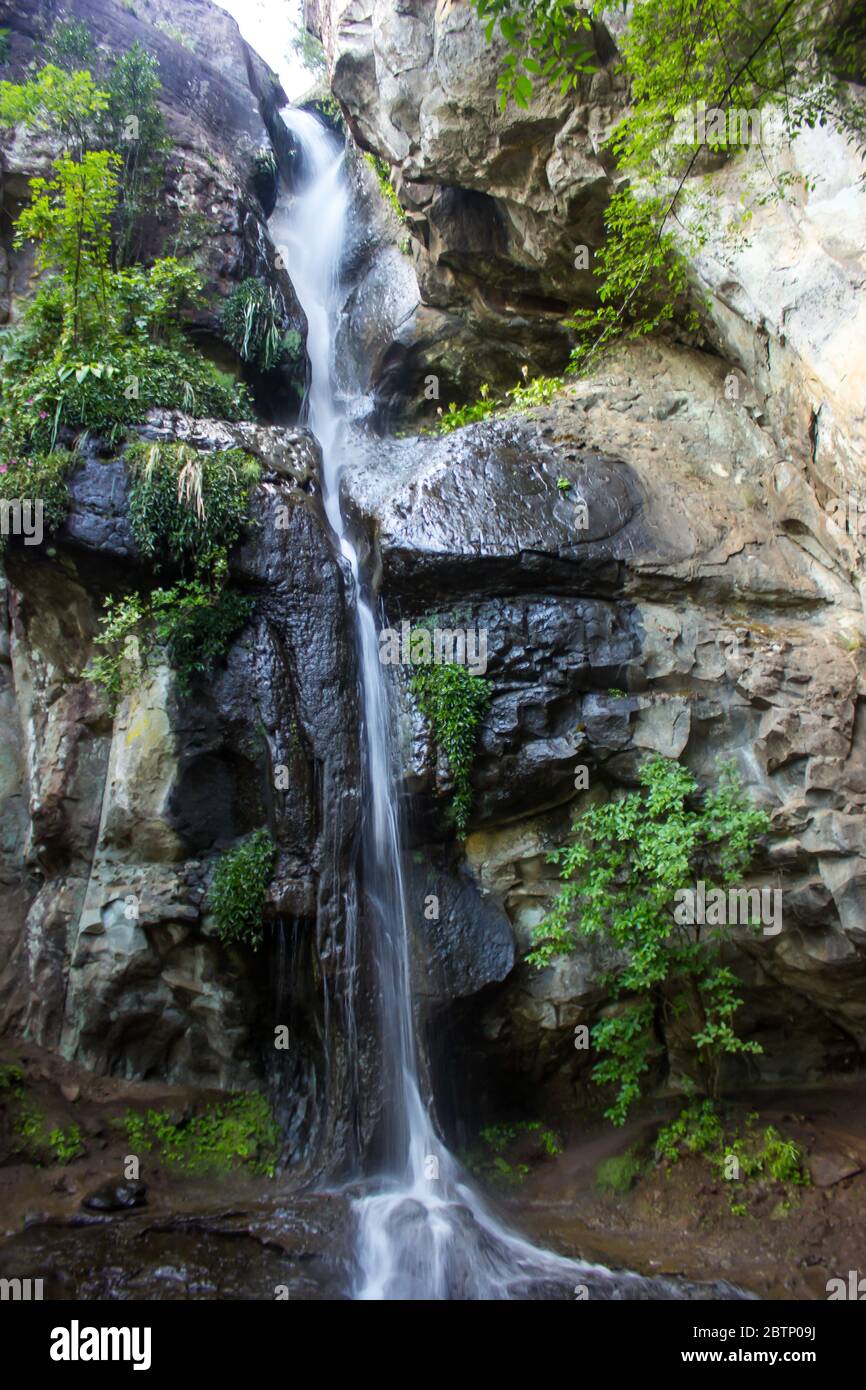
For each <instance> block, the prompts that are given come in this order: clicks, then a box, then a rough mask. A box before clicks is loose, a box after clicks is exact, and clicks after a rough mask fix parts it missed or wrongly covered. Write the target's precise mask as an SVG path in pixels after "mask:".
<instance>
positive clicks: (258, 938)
mask: <svg viewBox="0 0 866 1390" xmlns="http://www.w3.org/2000/svg"><path fill="white" fill-rule="evenodd" d="M276 855H277V851H276V847H275V845H274V842H273V840H272V839H271V837H270V835H269V834H268V832H267V830H256V831H255V832H254V833H253V834H252V835H250V836H249V837H248V838H247V839H246V840H243V841H242V842H241V843H240V844H239V845H235V847H234V848H233V849H230V850H228V851H227V852H226V853H225V854H224V855H223V856H222V858H221V859H220V861H219V863H218V864H217V867H216V870H215V871H214V876H213V883H212V884H211V889H210V895H209V900H210V907H211V910H212V912H213V914H214V917H215V918H216V924H217V932H218V934H219V936H220V939H221V940H222V941H224V942H226V944H234V943H235V942H238V943H244V944H246V945H247V946H251V947H252V949H253V950H254V951H256V950H258V948H259V946H260V945H261V942H262V932H263V928H262V915H263V912H264V907H265V901H266V899H267V894H268V885H269V883H270V881H271V876H272V875H273V872H274V864H275V862H276Z"/></svg>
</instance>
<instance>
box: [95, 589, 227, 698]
mask: <svg viewBox="0 0 866 1390" xmlns="http://www.w3.org/2000/svg"><path fill="white" fill-rule="evenodd" d="M221 580H222V576H221V575H218V576H217V578H216V579H215V580H214V581H212V582H205V581H203V580H200V579H193V580H182V581H181V582H180V583H178V584H175V585H174V586H173V587H172V588H170V589H155V590H154V591H153V593H151V594H150V595H147V596H145V595H141V594H131V595H128V596H127V597H125V598H121V599H114V598H107V599H106V601H105V613H104V616H103V618H102V621H101V624H100V630H99V634H98V636H97V637H96V639H95V643H96V645H97V646H98V647H101V648H102V652H101V653H100V654H99V655H98V656H96V657H94V659H93V660H92V661H91V663H90V665H89V667H88V669H87V672H86V675H87V677H88V679H89V680H92V681H95V682H96V684H97V685H101V686H102V687H103V689H104V690H105V691H106V692H107V693H108V696H109V700H110V702H111V704H112V706H116V704H117V702H118V701H119V700H121V699H122V698H123V697H124V696H125V695H129V694H131V693H132V692H133V691H134V690H137V689H138V688H139V687H140V686H141V684H142V682H143V680H144V678H145V675H146V674H147V671H148V670H149V669H150V666H151V665H152V662H153V658H154V655H155V653H156V652H157V650H159V649H161V650H162V651H164V653H165V655H166V657H167V659H168V661H169V662H170V664H171V666H172V668H173V670H174V673H175V679H176V681H177V688H178V692H179V693H180V694H181V695H189V694H190V693H191V690H192V685H193V681H194V679H195V678H196V677H197V676H207V675H209V674H210V672H211V671H212V670H213V669H214V667H215V666H216V664H217V662H218V661H219V660H220V659H221V658H222V657H223V656H225V654H226V652H227V651H228V650H229V647H230V646H231V644H232V642H233V640H234V638H235V637H236V636H237V634H238V632H239V631H240V630H241V628H242V627H243V626H244V625H245V624H246V622H247V621H248V619H249V617H250V614H251V613H252V610H253V607H254V603H253V600H252V599H250V598H247V597H246V596H245V595H243V594H240V593H238V592H237V591H236V590H234V589H230V588H226V587H224V585H223V583H222V582H221Z"/></svg>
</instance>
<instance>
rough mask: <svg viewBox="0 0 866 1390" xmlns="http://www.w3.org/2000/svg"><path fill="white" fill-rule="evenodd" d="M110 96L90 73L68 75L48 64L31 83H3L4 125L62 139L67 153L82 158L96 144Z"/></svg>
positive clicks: (1, 111)
mask: <svg viewBox="0 0 866 1390" xmlns="http://www.w3.org/2000/svg"><path fill="white" fill-rule="evenodd" d="M108 100H109V98H108V93H107V92H104V91H102V89H101V88H99V87H97V85H96V83H95V82H94V80H93V78H92V77H91V75H90V73H89V72H64V71H63V69H62V68H58V67H56V66H55V65H54V64H53V63H46V65H45V67H44V68H42V69H40V71H39V72H38V73H37V74H36V76H35V77H33V78H31V79H30V81H29V82H0V125H5V126H12V125H23V126H28V127H30V128H31V129H43V130H48V131H49V132H52V133H55V134H57V135H59V136H60V138H61V140H62V141H63V142H64V149H65V151H66V152H67V153H71V154H74V155H76V156H78V157H80V156H81V155H82V154H84V152H85V151H86V150H87V149H88V148H89V146H90V145H91V144H92V143H93V139H94V133H95V129H96V122H97V120H98V118H99V117H100V116H101V114H102V113H103V112H104V111H105V110H106V109H107V107H108Z"/></svg>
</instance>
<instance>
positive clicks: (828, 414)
mask: <svg viewBox="0 0 866 1390" xmlns="http://www.w3.org/2000/svg"><path fill="white" fill-rule="evenodd" d="M305 13H306V18H307V22H308V24H309V25H310V27H311V28H313V29H314V30H315V31H317V32H319V33H320V34H321V36H322V39H323V42H324V46H325V52H326V55H327V58H328V66H329V72H330V80H331V85H332V88H333V91H334V94H335V95H336V96H337V98H338V99H339V101H340V103H341V105H342V106H343V109H344V111H345V113H346V116H347V120H348V123H349V125H350V128H351V130H352V132H353V134H354V136H355V138H356V139H357V140H358V141H359V143H360V144H361V145H362V147H363V148H364V149H370V150H373V151H375V152H376V154H377V155H379V156H380V157H381V158H383V159H385V160H386V161H387V162H388V164H389V165H390V166H391V168H392V171H393V173H394V176H395V181H396V185H397V189H398V193H399V197H400V200H401V202H402V204H403V207H404V208H405V210H406V214H407V218H408V226H409V229H410V231H411V233H412V237H413V249H414V257H415V266H416V272H417V278H418V286H419V292H420V304H419V305H418V308H417V311H416V314H415V318H414V324H413V328H414V339H413V341H412V343H411V344H407V341H406V337H405V335H403V336H401V337H399V338H398V339H396V340H395V341H397V342H399V344H400V345H401V347H402V348H403V349H404V351H405V349H406V348H407V346H411V347H414V356H409V358H408V360H406V359H401V360H402V367H403V380H402V389H403V393H404V399H403V402H402V404H403V408H404V410H406V411H408V412H409V413H410V414H412V415H413V416H414V415H416V414H419V413H421V412H422V411H423V405H422V404H421V400H422V394H423V379H424V376H425V373H426V372H429V371H432V372H434V373H436V374H437V375H438V376H439V377H440V379H441V399H442V400H443V401H446V402H447V401H449V400H451V399H462V400H465V399H472V398H474V397H475V396H476V395H477V394H478V389H479V387H480V385H481V384H482V383H483V382H485V381H487V382H490V383H492V384H493V385H496V386H500V387H510V386H512V385H513V384H514V383H515V382H516V381H517V380H518V379H519V373H520V368H521V366H522V364H524V363H527V364H528V365H529V367H530V369H531V372H532V374H533V375H535V374H537V373H542V372H551V371H559V370H561V367H562V365H563V363H564V361H565V360H566V358H567V355H568V341H567V332H566V330H565V329H564V328H563V327H562V320H563V319H564V318H565V317H566V316H567V314H568V312H569V311H570V310H572V309H574V308H576V307H581V306H584V305H588V304H591V303H592V302H593V296H594V294H595V291H596V288H597V286H596V282H595V280H594V278H593V274H592V263H593V259H592V258H593V253H594V252H595V250H596V249H597V248H598V247H599V246H600V245H601V243H602V239H603V214H604V209H605V206H606V204H607V201H608V199H609V197H610V195H611V192H612V191H613V190H614V188H615V187H617V186H618V181H619V176H618V175H617V172H616V170H615V167H614V165H613V162H612V160H611V158H610V156H609V153H608V152H607V151H606V150H605V142H606V140H607V137H608V135H609V134H610V131H611V129H612V128H613V126H614V125H615V124H616V123H617V121H618V120H619V119H620V117H621V116H622V115H623V114H624V113H625V111H626V109H627V91H626V87H625V84H624V82H623V79H622V76H621V74H620V73H618V72H617V57H616V51H615V46H614V43H615V39H616V38H618V37H619V35H620V34H621V33H622V31H623V30H624V29H625V27H627V23H628V19H627V16H625V17H624V16H623V15H622V14H620V13H619V11H617V12H614V11H613V10H612V9H611V11H610V12H609V13H607V14H606V15H605V23H606V25H607V26H608V28H605V27H603V26H601V25H596V26H595V28H594V43H595V48H596V56H597V59H598V61H599V68H598V71H597V72H596V73H595V74H594V75H593V76H592V77H587V78H586V79H585V80H584V82H583V83H582V84H581V86H580V88H579V89H578V91H577V92H576V93H572V94H570V95H568V96H566V97H560V96H559V94H558V91H557V90H556V89H553V90H551V89H549V88H545V87H543V86H542V85H541V84H540V83H539V84H536V87H537V89H536V91H535V93H534V95H533V98H532V100H531V101H530V103H529V105H528V107H527V108H526V109H520V108H518V107H517V106H515V104H514V103H513V102H512V103H509V105H508V107H507V108H506V110H505V111H504V112H503V111H501V110H500V108H499V94H498V92H497V89H496V81H497V75H498V73H499V72H500V71H501V69H502V58H503V52H504V50H503V46H502V40H501V38H500V37H499V36H494V38H493V40H492V41H491V42H488V41H487V39H486V38H485V34H484V26H483V25H482V23H481V21H480V20H479V19H478V18H477V16H476V15H475V13H474V11H473V10H472V8H471V7H470V6H469V5H468V4H455V5H441V4H437V3H436V0H403V3H401V4H400V5H399V7H395V6H394V5H393V4H391V3H389V0H306V4H305ZM612 35H613V37H611V36H612ZM780 175H782V176H783V177H784V178H785V179H788V178H791V177H792V176H793V178H794V180H795V181H796V186H797V188H798V194H797V197H796V198H792V199H790V200H787V201H786V202H784V203H782V204H780V203H779V202H778V200H777V198H775V197H774V196H773V195H774V190H775V188H776V185H775V180H777V179H778V178H779V177H780ZM861 176H862V163H861V161H860V160H859V158H858V155H857V151H856V150H855V148H854V147H853V146H851V145H848V144H847V143H846V141H845V139H844V137H843V136H842V135H841V134H840V133H839V132H838V131H835V130H834V129H833V128H832V127H831V126H830V125H827V126H823V127H817V128H816V129H815V130H811V131H810V130H806V131H804V132H803V133H802V134H801V136H800V138H799V139H798V140H797V141H796V142H795V143H794V145H793V146H792V147H790V148H789V147H788V146H787V143H786V142H785V140H784V138H783V135H782V132H781V131H780V130H779V128H778V122H777V120H776V118H775V117H774V116H773V115H772V114H769V115H766V116H765V118H764V120H763V128H762V139H761V142H760V144H759V145H755V146H754V148H751V149H746V150H742V151H740V152H739V153H738V154H737V156H736V158H732V159H730V160H727V161H723V162H722V163H721V164H720V165H719V166H718V167H716V168H715V169H713V170H710V171H708V172H705V171H703V170H700V171H698V172H696V173H695V175H694V176H693V177H692V178H691V179H689V180H688V181H687V185H686V195H685V200H684V202H683V205H682V207H681V208H680V210H679V216H680V217H681V218H682V220H683V221H684V222H685V224H686V225H688V224H690V223H691V221H692V220H693V219H696V218H698V217H699V218H701V219H702V220H703V221H704V222H705V226H704V235H703V239H702V243H701V246H700V250H695V249H694V247H692V246H689V245H687V246H686V253H687V257H688V258H689V259H690V260H691V266H690V276H691V279H692V282H693V285H694V289H695V293H696V298H697V299H698V300H699V301H700V303H701V304H708V306H709V311H708V314H707V315H706V316H705V317H706V322H705V332H706V335H707V339H708V341H709V342H710V343H712V345H713V347H714V349H715V350H717V351H719V352H720V353H721V354H722V355H723V356H724V357H725V359H726V360H727V361H729V362H730V363H731V365H732V366H735V367H737V368H738V369H739V371H740V374H741V381H740V387H741V396H742V398H745V396H746V395H747V394H748V395H749V396H750V401H751V404H752V406H753V408H754V409H756V410H757V411H758V412H760V413H762V414H763V415H764V417H765V419H766V420H767V422H768V423H769V424H770V425H771V427H772V429H773V431H774V433H775V435H776V437H777V439H778V441H779V447H780V450H781V453H782V456H783V457H786V458H791V457H793V458H794V459H795V460H796V462H797V465H798V467H799V468H801V469H803V470H805V471H807V473H808V475H809V477H810V482H811V485H812V486H813V487H815V488H816V489H817V490H818V491H819V492H821V491H822V490H824V491H827V490H829V491H836V490H837V489H838V488H839V486H840V483H842V482H844V486H845V487H846V488H848V489H851V490H856V489H857V487H859V460H860V459H862V456H863V452H864V447H866V433H864V431H866V422H864V415H863V400H864V399H866V383H864V378H863V367H862V363H863V354H862V352H861V351H860V350H859V344H860V343H861V342H862V340H863V333H864V314H866V309H864V301H863V295H862V255H861V253H862V247H863V243H864V236H866V191H864V188H863V184H862V179H861ZM800 180H803V182H802V184H801V182H800ZM692 188H694V191H695V193H696V194H697V197H695V198H693V199H692V200H691V201H689V198H690V193H691V190H692ZM744 188H747V189H748V190H749V191H750V193H749V208H750V213H751V220H750V223H749V235H748V238H737V237H736V236H733V237H732V235H731V232H732V229H733V228H734V227H735V226H736V224H737V223H738V220H739V218H740V216H741V213H742V203H741V199H742V195H743V189H744ZM672 225H673V224H672ZM673 230H674V232H675V234H676V233H677V227H676V225H673ZM578 247H585V248H586V249H587V251H588V253H589V268H586V269H584V268H582V265H583V262H582V260H581V259H580V258H578V257H576V254H575V253H576V248H578ZM391 394H392V395H393V385H391Z"/></svg>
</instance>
